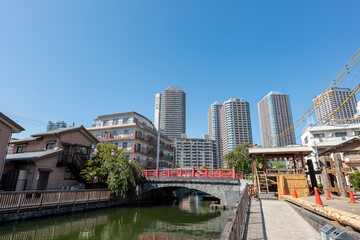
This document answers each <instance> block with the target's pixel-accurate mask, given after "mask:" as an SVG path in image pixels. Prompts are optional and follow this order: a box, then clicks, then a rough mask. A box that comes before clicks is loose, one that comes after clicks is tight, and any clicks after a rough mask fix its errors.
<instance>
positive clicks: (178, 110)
mask: <svg viewBox="0 0 360 240" xmlns="http://www.w3.org/2000/svg"><path fill="white" fill-rule="evenodd" d="M160 128H161V129H163V130H164V134H165V135H166V136H167V137H168V138H169V139H171V140H175V139H176V138H179V137H180V136H181V134H182V133H185V132H186V94H185V92H184V91H183V90H181V89H180V88H179V87H168V88H167V89H166V90H165V91H163V92H162V96H161V126H160Z"/></svg>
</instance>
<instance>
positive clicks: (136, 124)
mask: <svg viewBox="0 0 360 240" xmlns="http://www.w3.org/2000/svg"><path fill="white" fill-rule="evenodd" d="M87 130H88V131H89V132H90V133H92V134H93V135H94V136H95V137H96V138H97V139H98V140H99V141H100V143H111V144H114V145H116V146H118V147H120V148H122V149H123V151H124V153H125V155H126V157H127V158H128V159H129V160H130V161H138V162H140V163H141V164H142V165H143V166H144V167H145V168H148V169H153V168H155V167H156V156H157V141H156V138H157V131H156V129H155V127H154V125H153V124H152V122H151V121H150V120H149V119H147V118H146V117H144V116H142V115H140V114H138V113H136V112H124V113H117V114H109V115H102V116H98V117H97V118H96V119H95V124H94V125H93V126H92V127H91V128H87ZM173 151H174V148H173V146H172V141H171V140H170V139H168V138H167V137H166V136H164V135H162V134H161V138H160V153H159V158H160V159H159V167H160V168H169V167H171V166H172V165H173Z"/></svg>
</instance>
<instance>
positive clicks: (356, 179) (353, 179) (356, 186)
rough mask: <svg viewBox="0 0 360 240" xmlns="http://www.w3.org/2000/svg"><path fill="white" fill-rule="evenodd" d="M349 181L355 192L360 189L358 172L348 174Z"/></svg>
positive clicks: (359, 174) (359, 173)
mask: <svg viewBox="0 0 360 240" xmlns="http://www.w3.org/2000/svg"><path fill="white" fill-rule="evenodd" d="M349 181H350V182H351V184H352V185H353V187H354V189H355V190H359V189H360V172H359V171H357V172H354V173H350V174H349Z"/></svg>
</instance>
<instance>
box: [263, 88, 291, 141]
mask: <svg viewBox="0 0 360 240" xmlns="http://www.w3.org/2000/svg"><path fill="white" fill-rule="evenodd" d="M258 110H259V120H260V129H261V138H262V143H263V145H264V147H282V146H287V145H294V144H295V133H294V131H293V127H292V124H293V120H292V114H291V108H290V99H289V95H286V94H283V93H280V92H270V93H269V94H268V95H266V96H265V97H264V98H263V99H262V100H261V101H260V102H259V103H258ZM287 131H289V133H288V134H285V135H282V134H283V133H285V132H287Z"/></svg>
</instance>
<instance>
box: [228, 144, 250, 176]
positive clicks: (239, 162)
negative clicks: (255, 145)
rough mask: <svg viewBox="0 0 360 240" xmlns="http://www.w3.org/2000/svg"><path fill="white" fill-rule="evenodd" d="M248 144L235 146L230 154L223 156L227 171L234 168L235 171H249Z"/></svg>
mask: <svg viewBox="0 0 360 240" xmlns="http://www.w3.org/2000/svg"><path fill="white" fill-rule="evenodd" d="M249 148H250V144H248V143H243V144H241V145H239V146H236V147H235V148H234V150H233V151H232V152H229V153H227V154H226V155H225V156H224V161H225V164H226V167H227V168H229V169H232V168H235V169H236V170H237V171H240V170H247V171H251V159H250V158H249Z"/></svg>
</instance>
